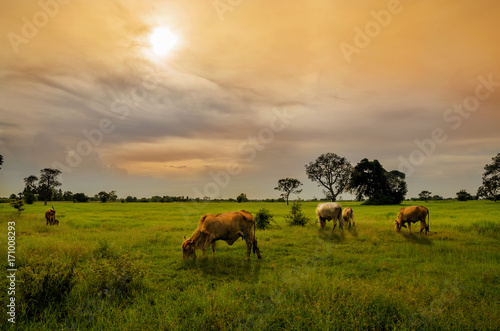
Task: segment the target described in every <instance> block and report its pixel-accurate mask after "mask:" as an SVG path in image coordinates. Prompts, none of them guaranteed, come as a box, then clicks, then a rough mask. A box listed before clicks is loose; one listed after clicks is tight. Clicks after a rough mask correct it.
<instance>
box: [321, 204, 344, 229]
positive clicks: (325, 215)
mask: <svg viewBox="0 0 500 331" xmlns="http://www.w3.org/2000/svg"><path fill="white" fill-rule="evenodd" d="M316 215H317V216H318V223H319V224H318V226H319V227H320V229H322V228H324V227H325V225H326V220H333V229H332V232H333V230H335V227H336V226H337V220H339V227H340V228H341V229H342V226H343V225H344V222H343V220H342V206H341V205H339V204H338V203H336V202H327V203H320V204H319V205H318V208H316Z"/></svg>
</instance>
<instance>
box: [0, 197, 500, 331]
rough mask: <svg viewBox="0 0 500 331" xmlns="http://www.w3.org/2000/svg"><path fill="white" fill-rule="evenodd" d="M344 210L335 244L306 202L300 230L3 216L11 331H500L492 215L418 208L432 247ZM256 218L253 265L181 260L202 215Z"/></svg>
mask: <svg viewBox="0 0 500 331" xmlns="http://www.w3.org/2000/svg"><path fill="white" fill-rule="evenodd" d="M341 204H342V205H343V207H351V208H353V210H354V217H355V220H356V226H355V227H351V228H349V229H347V228H346V229H345V230H343V231H342V230H339V229H338V228H336V229H335V231H334V232H333V233H331V228H332V223H331V222H328V223H327V227H326V229H324V230H319V229H318V227H317V225H315V224H313V220H314V218H315V208H316V205H317V204H316V203H310V202H305V203H303V204H302V210H303V212H304V213H305V214H306V215H307V216H309V217H311V222H310V224H306V226H304V227H290V226H288V225H287V224H286V223H285V218H284V217H285V215H287V214H288V213H289V212H290V207H287V206H286V205H285V204H284V203H282V204H280V203H255V202H247V203H241V204H238V203H208V204H203V205H200V206H198V205H193V204H189V203H184V204H183V203H168V204H167V203H165V204H162V203H124V204H121V203H106V204H101V203H86V204H73V203H54V207H55V208H56V210H57V218H58V220H59V221H60V225H59V226H46V225H45V219H44V212H45V210H46V209H47V207H44V206H43V205H42V204H40V203H35V204H34V205H28V206H26V210H25V211H23V212H22V213H21V215H18V214H17V213H14V209H13V208H12V207H10V206H8V205H6V204H0V221H1V222H0V227H3V228H4V229H5V230H4V232H6V224H7V221H12V220H13V221H15V222H16V240H17V253H16V256H17V261H16V263H17V267H18V272H17V276H19V282H18V283H17V286H18V288H19V292H18V293H16V296H17V299H18V301H19V302H20V304H19V306H17V308H18V309H19V311H18V312H19V315H18V319H17V323H16V326H15V327H17V328H20V329H27V330H53V329H75V330H76V329H81V330H84V329H111V330H118V329H119V330H137V329H145V330H157V329H173V330H184V329H199V330H205V329H206V330H215V329H217V330H221V329H236V330H255V329H259V330H260V329H262V330H279V329H287V330H289V329H291V330H299V329H300V330H303V329H321V330H335V329H377V330H387V329H394V330H434V329H443V330H446V329H448V330H451V329H453V330H455V329H464V330H465V329H478V330H486V329H490V330H497V329H500V320H499V319H498V316H500V308H499V301H498V298H499V297H500V276H499V275H500V264H499V262H500V250H499V248H500V247H499V246H500V234H499V228H500V208H499V207H498V206H499V205H498V204H495V203H493V202H485V201H468V202H451V203H450V202H430V203H427V204H425V203H420V204H422V205H425V206H427V207H428V208H429V210H430V215H431V216H430V217H431V219H430V231H431V232H430V233H429V235H428V236H423V235H422V236H421V235H419V234H413V235H410V234H409V232H408V231H405V230H407V229H402V231H401V233H397V232H396V231H395V227H394V219H395V218H396V215H397V212H398V210H399V208H400V207H401V206H363V205H360V204H358V203H353V202H341ZM404 205H410V203H405V204H404ZM262 208H266V209H268V210H269V211H270V212H271V214H272V215H273V216H274V220H275V222H276V224H277V225H278V226H273V227H271V228H270V229H267V230H257V234H256V236H257V240H258V242H259V247H260V249H261V251H262V255H263V259H262V260H257V259H252V260H251V261H249V262H247V261H244V259H245V254H246V246H245V244H244V242H242V241H237V242H236V243H234V244H233V245H232V246H228V245H226V244H225V243H224V242H220V243H218V248H217V258H216V259H215V260H212V258H211V254H207V256H210V257H208V258H205V259H199V260H197V261H192V260H189V261H183V260H182V258H181V257H182V254H181V248H180V247H181V244H182V242H183V236H184V235H186V236H189V235H191V233H192V232H193V231H194V229H195V228H196V226H197V224H198V221H199V219H200V217H201V216H202V215H203V214H204V213H208V212H210V213H219V212H223V211H229V210H240V209H245V210H247V211H249V212H251V213H252V214H254V215H255V214H256V213H257V212H258V211H259V210H260V209H262ZM0 243H1V245H0V247H4V248H5V247H6V236H2V238H1V241H0ZM6 251H7V250H6V249H2V250H1V252H0V258H1V259H2V261H7V256H6ZM4 263H6V262H4ZM0 286H1V288H3V289H6V288H7V287H8V286H7V281H6V279H5V278H2V279H1V280H0ZM51 294H54V295H51ZM7 299H8V298H7V296H6V290H1V291H0V302H6V300H7ZM35 302H36V303H38V305H33V304H34V303H35ZM4 316H6V315H4ZM9 324H10V323H9ZM0 325H1V327H2V329H9V328H10V327H11V326H10V325H8V324H6V323H2V324H0Z"/></svg>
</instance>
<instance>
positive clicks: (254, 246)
mask: <svg viewBox="0 0 500 331" xmlns="http://www.w3.org/2000/svg"><path fill="white" fill-rule="evenodd" d="M256 231H257V222H255V219H254V220H253V240H252V251H253V253H254V254H255V251H256V245H255V243H256V242H257V232H256Z"/></svg>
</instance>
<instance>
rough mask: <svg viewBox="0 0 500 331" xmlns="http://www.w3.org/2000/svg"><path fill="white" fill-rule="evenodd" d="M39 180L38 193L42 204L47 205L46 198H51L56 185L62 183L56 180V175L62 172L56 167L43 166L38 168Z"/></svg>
mask: <svg viewBox="0 0 500 331" xmlns="http://www.w3.org/2000/svg"><path fill="white" fill-rule="evenodd" d="M40 173H41V175H40V180H39V182H38V194H39V195H40V196H41V197H42V198H43V201H44V205H45V206H46V205H47V200H50V199H51V198H52V195H53V194H54V190H55V188H56V187H59V186H61V185H62V184H61V183H60V182H59V181H58V180H57V177H58V176H59V175H60V174H62V172H61V171H60V170H58V169H51V168H45V169H42V170H40Z"/></svg>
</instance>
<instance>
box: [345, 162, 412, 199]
mask: <svg viewBox="0 0 500 331" xmlns="http://www.w3.org/2000/svg"><path fill="white" fill-rule="evenodd" d="M405 177H406V175H405V174H404V173H402V172H400V171H397V170H392V171H389V172H388V171H387V170H385V169H384V167H382V165H381V164H380V162H379V161H378V160H373V161H369V160H368V159H366V158H365V159H363V160H361V161H360V162H359V163H358V164H357V165H356V166H355V167H354V170H353V172H352V175H351V179H350V181H349V189H350V190H351V192H353V193H354V194H355V195H356V200H358V201H361V200H363V198H364V197H366V198H368V201H366V202H365V203H366V204H376V205H384V204H400V203H401V202H402V201H403V200H404V198H405V195H406V193H407V192H408V189H407V186H406V182H405Z"/></svg>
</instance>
